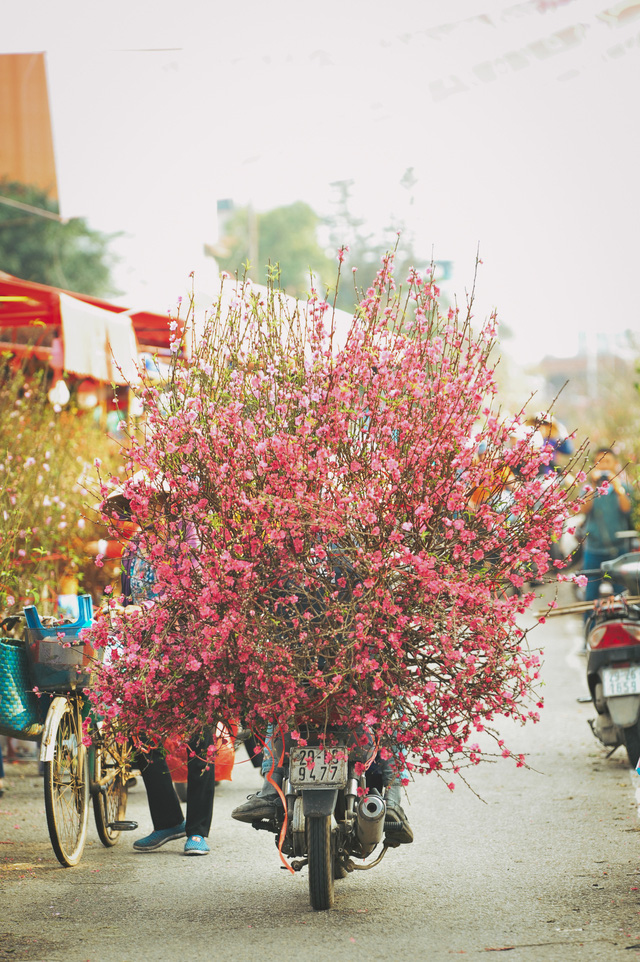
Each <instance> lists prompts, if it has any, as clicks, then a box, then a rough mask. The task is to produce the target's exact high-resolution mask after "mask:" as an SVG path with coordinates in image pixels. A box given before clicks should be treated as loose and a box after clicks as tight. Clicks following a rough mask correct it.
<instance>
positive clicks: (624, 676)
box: [602, 665, 640, 698]
mask: <svg viewBox="0 0 640 962" xmlns="http://www.w3.org/2000/svg"><path fill="white" fill-rule="evenodd" d="M602 694H603V695H604V697H605V698H615V697H616V695H638V694H640V665H630V666H629V667H628V668H603V669H602Z"/></svg>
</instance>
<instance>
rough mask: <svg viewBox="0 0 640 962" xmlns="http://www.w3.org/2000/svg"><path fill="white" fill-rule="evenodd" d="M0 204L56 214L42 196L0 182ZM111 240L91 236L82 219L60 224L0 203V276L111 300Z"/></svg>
mask: <svg viewBox="0 0 640 962" xmlns="http://www.w3.org/2000/svg"><path fill="white" fill-rule="evenodd" d="M0 198H2V199H5V198H6V199H8V200H10V201H17V202H18V203H19V204H22V205H26V206H27V207H33V208H37V209H38V210H44V211H49V212H51V213H52V214H57V212H58V207H57V204H56V202H55V201H53V200H51V199H50V198H49V197H48V196H47V195H46V193H44V192H43V191H41V190H39V189H38V188H37V187H29V186H27V185H24V184H19V183H17V182H15V181H9V180H6V179H3V180H0ZM116 236H118V235H115V234H104V233H101V232H100V231H96V230H92V229H91V228H90V227H89V226H88V225H87V222H86V220H84V218H80V217H74V218H72V219H71V220H68V221H64V222H61V221H59V220H56V219H54V218H50V217H47V216H46V215H45V216H43V215H42V214H38V213H36V212H33V211H30V210H26V209H24V208H20V207H16V206H12V205H10V204H7V203H3V202H2V200H0V270H3V271H6V273H7V274H13V275H14V276H15V277H20V278H22V279H23V280H27V281H36V282H37V283H39V284H51V285H52V286H53V287H64V288H66V289H67V290H73V291H78V292H79V293H81V294H93V295H96V296H107V295H110V294H115V293H117V292H116V290H115V289H114V288H113V286H112V283H111V267H112V265H113V261H114V257H113V255H112V254H111V253H110V251H109V244H110V242H111V241H112V240H113V238H114V237H116Z"/></svg>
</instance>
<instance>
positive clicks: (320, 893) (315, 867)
mask: <svg viewBox="0 0 640 962" xmlns="http://www.w3.org/2000/svg"><path fill="white" fill-rule="evenodd" d="M333 847H334V846H333V836H332V832H331V816H330V815H311V816H308V817H307V855H308V858H309V899H310V901H311V908H312V909H315V910H316V911H324V910H325V909H330V908H331V906H332V905H333V901H334V852H333Z"/></svg>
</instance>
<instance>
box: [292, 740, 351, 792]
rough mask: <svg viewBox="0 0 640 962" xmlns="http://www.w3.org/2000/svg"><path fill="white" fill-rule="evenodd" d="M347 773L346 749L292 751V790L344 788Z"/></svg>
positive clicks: (298, 749) (302, 749) (303, 749)
mask: <svg viewBox="0 0 640 962" xmlns="http://www.w3.org/2000/svg"><path fill="white" fill-rule="evenodd" d="M347 772H348V769H347V758H346V750H345V749H344V748H340V749H333V750H331V749H326V748H292V749H291V752H290V759H289V781H290V783H291V787H292V788H305V789H306V788H344V787H345V785H346V784H347Z"/></svg>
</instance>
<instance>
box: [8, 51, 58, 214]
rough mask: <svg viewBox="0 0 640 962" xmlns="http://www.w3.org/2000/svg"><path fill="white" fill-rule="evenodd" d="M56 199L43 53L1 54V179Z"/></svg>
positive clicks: (54, 165)
mask: <svg viewBox="0 0 640 962" xmlns="http://www.w3.org/2000/svg"><path fill="white" fill-rule="evenodd" d="M2 178H6V179H7V180H13V181H18V182H19V183H21V184H29V185H30V186H33V187H39V188H40V189H41V190H43V191H45V192H46V193H47V194H48V196H49V197H50V198H52V199H53V200H55V199H57V197H58V181H57V177H56V164H55V155H54V150H53V135H52V132H51V114H50V111H49V92H48V88H47V75H46V66H45V55H44V54H43V53H17V54H0V179H2Z"/></svg>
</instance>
